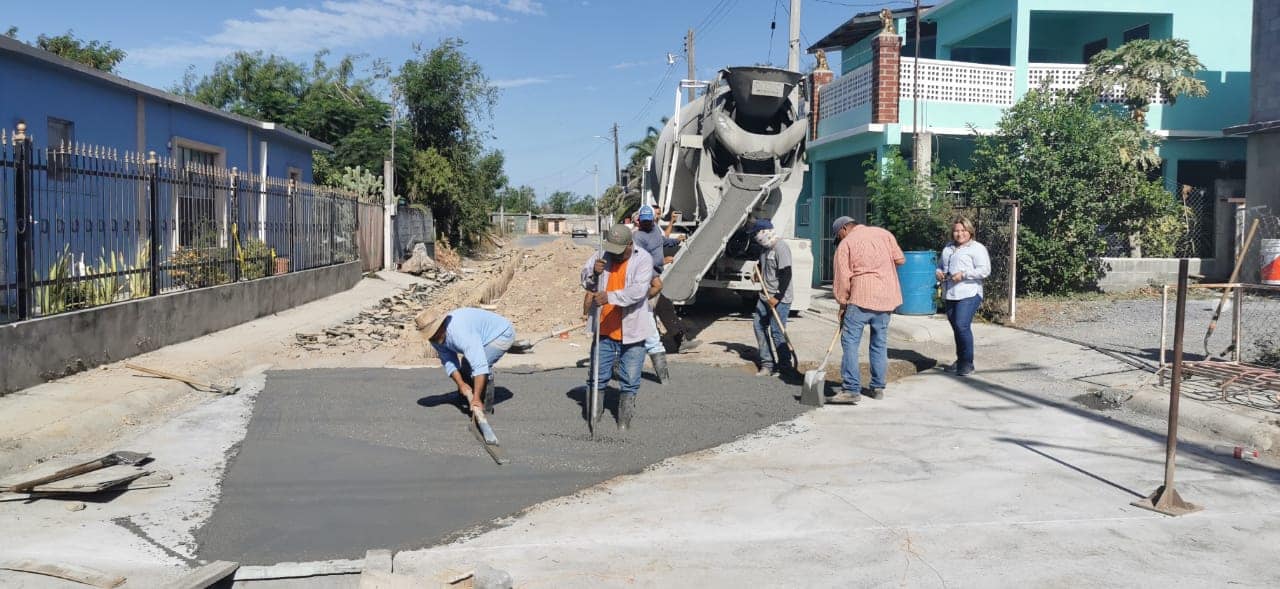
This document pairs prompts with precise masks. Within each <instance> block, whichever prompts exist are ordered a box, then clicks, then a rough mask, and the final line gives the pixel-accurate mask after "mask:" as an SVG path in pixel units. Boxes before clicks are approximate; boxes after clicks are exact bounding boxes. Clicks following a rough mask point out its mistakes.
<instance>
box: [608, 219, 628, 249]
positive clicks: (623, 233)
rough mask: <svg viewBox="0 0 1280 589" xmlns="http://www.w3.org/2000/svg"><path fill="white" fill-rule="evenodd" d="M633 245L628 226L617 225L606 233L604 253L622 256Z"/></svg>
mask: <svg viewBox="0 0 1280 589" xmlns="http://www.w3.org/2000/svg"><path fill="white" fill-rule="evenodd" d="M629 245H631V230H630V229H628V228H627V226H626V225H623V224H621V223H615V224H614V225H613V226H612V227H610V228H609V230H608V231H606V232H605V233H604V251H606V252H608V253H611V254H620V253H622V252H625V251H627V246H629Z"/></svg>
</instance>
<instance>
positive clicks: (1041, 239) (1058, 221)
mask: <svg viewBox="0 0 1280 589" xmlns="http://www.w3.org/2000/svg"><path fill="white" fill-rule="evenodd" d="M1095 102H1096V101H1095V99H1094V98H1093V97H1091V95H1088V94H1086V93H1080V94H1076V95H1068V94H1061V93H1053V92H1047V91H1044V90H1033V91H1031V92H1028V93H1027V95H1026V96H1025V97H1023V98H1022V99H1021V100H1019V101H1018V103H1017V104H1015V105H1013V107H1011V108H1010V109H1008V110H1007V111H1005V114H1004V116H1003V117H1002V118H1001V120H1000V122H999V124H998V125H997V131H996V132H995V133H994V134H991V135H980V136H978V137H976V139H975V148H974V152H973V155H972V163H973V168H972V170H970V171H969V172H968V173H967V174H966V175H965V178H964V183H963V185H964V187H965V189H966V190H967V191H968V192H969V193H970V195H971V196H973V197H974V199H975V201H976V202H977V203H978V204H988V205H993V204H995V203H996V201H997V200H998V199H1002V198H1011V197H1013V198H1020V199H1021V200H1022V224H1021V228H1020V231H1019V234H1018V279H1019V283H1020V286H1021V287H1022V288H1024V289H1026V290H1028V291H1030V292H1037V293H1051V294H1052V293H1065V292H1071V291H1081V290H1088V289H1091V288H1093V287H1094V286H1095V284H1096V280H1097V278H1098V276H1099V271H1100V269H1101V268H1100V264H1099V262H1098V258H1099V257H1101V256H1102V255H1103V254H1104V253H1105V251H1106V239H1105V235H1106V234H1107V233H1115V234H1119V235H1126V236H1127V235H1131V234H1133V233H1136V232H1138V231H1139V230H1141V228H1142V226H1143V225H1144V223H1146V222H1147V220H1149V219H1151V218H1153V217H1159V216H1162V215H1168V214H1171V213H1173V212H1174V211H1175V210H1176V209H1175V203H1174V200H1173V197H1172V195H1170V194H1169V193H1168V192H1166V191H1165V190H1164V189H1163V187H1162V186H1161V185H1160V183H1159V182H1158V181H1153V180H1150V179H1148V175H1149V173H1150V172H1151V171H1152V170H1151V169H1150V168H1147V167H1144V166H1143V165H1141V163H1140V162H1139V161H1138V160H1132V159H1130V160H1126V159H1125V158H1123V157H1122V156H1121V153H1122V152H1125V151H1130V152H1136V151H1139V150H1141V149H1145V147H1144V145H1145V144H1147V143H1152V142H1154V141H1155V139H1154V138H1152V137H1151V136H1150V134H1149V133H1148V132H1147V131H1146V130H1145V129H1143V128H1142V123H1140V122H1138V121H1136V120H1134V119H1132V118H1129V117H1125V116H1122V115H1120V114H1119V113H1116V112H1114V111H1112V110H1109V109H1105V108H1102V109H1099V108H1096V107H1095Z"/></svg>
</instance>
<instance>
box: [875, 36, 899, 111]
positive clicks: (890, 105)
mask: <svg viewBox="0 0 1280 589" xmlns="http://www.w3.org/2000/svg"><path fill="white" fill-rule="evenodd" d="M901 53H902V43H901V40H900V38H899V37H898V36H897V35H895V34H893V33H880V35H879V36H878V37H876V40H875V41H872V43H871V64H872V65H871V122H872V123H897V122H898V90H899V88H898V78H899V76H900V73H901V72H900V71H899V69H898V68H899V67H900V64H899V60H900V59H901Z"/></svg>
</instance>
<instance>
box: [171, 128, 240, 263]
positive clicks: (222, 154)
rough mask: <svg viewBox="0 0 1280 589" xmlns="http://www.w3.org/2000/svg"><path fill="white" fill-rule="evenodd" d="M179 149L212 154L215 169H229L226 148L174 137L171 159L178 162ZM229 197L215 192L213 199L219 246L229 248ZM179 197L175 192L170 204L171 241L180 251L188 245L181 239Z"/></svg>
mask: <svg viewBox="0 0 1280 589" xmlns="http://www.w3.org/2000/svg"><path fill="white" fill-rule="evenodd" d="M179 149H186V150H188V151H199V152H202V153H207V154H212V155H213V165H214V166H215V167H217V168H219V169H226V167H227V149H226V148H225V147H221V146H218V145H213V144H210V143H204V142H201V141H196V140H194V139H188V138H186V137H179V136H177V135H174V136H173V137H172V138H170V140H169V157H170V158H172V159H174V160H175V161H176V160H177V156H178V150H179ZM229 196H230V195H229V194H227V191H226V190H215V191H214V197H213V206H214V210H215V213H214V222H215V224H216V225H217V229H218V246H219V247H227V246H228V244H227V231H226V228H227V223H228V218H227V201H228V198H229ZM179 197H180V195H179V194H178V191H177V190H174V191H173V200H172V202H171V203H170V205H171V206H172V207H173V209H172V210H173V219H174V224H173V231H172V232H171V235H170V239H171V243H173V245H174V249H178V248H180V247H184V246H186V245H187V244H183V243H181V241H180V239H179V227H181V226H182V217H181V215H182V207H181V206H180V205H179Z"/></svg>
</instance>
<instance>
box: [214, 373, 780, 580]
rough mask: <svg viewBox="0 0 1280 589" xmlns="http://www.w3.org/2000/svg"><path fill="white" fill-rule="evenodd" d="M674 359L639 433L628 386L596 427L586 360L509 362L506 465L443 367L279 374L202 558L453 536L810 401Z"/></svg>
mask: <svg viewBox="0 0 1280 589" xmlns="http://www.w3.org/2000/svg"><path fill="white" fill-rule="evenodd" d="M744 368H745V367H739V368H723V367H712V366H705V365H697V364H680V363H673V364H672V366H671V374H672V380H673V382H672V383H670V384H669V385H667V386H662V385H659V384H657V383H655V382H652V381H651V380H649V375H648V373H647V372H646V381H645V383H644V385H643V386H642V387H641V390H640V396H639V399H638V402H637V414H636V417H635V420H634V422H633V427H632V429H631V430H630V431H625V432H622V431H618V430H617V428H616V426H615V424H614V415H615V411H616V406H617V400H616V392H615V391H614V390H613V389H612V388H611V389H609V390H607V391H606V395H605V398H606V402H605V407H606V409H607V413H606V416H605V417H604V419H603V420H602V421H601V422H599V424H598V426H597V428H598V429H597V436H596V438H595V439H594V440H593V439H591V437H590V436H589V433H588V429H587V424H586V421H585V411H584V409H583V406H582V404H583V400H584V397H585V387H584V386H583V380H584V379H585V377H586V370H585V369H582V368H576V369H575V368H566V369H557V370H549V371H535V370H532V369H512V370H509V371H505V372H499V374H498V379H497V381H496V382H497V397H498V403H497V404H496V414H495V415H493V416H491V417H490V423H491V424H492V425H493V427H494V429H495V430H496V432H497V435H498V437H499V439H500V440H501V441H502V447H503V450H504V451H505V452H506V454H507V455H508V457H509V458H510V463H508V464H505V465H501V466H499V465H497V464H495V463H494V462H493V460H491V459H490V458H489V456H488V454H487V453H486V452H485V451H484V449H483V448H482V447H481V445H480V443H479V442H478V441H477V440H476V438H475V437H474V436H473V435H472V433H471V432H470V429H469V428H468V420H469V418H468V417H467V416H466V415H465V414H464V413H463V412H462V410H461V408H460V407H461V406H460V404H459V402H460V400H459V398H458V396H457V395H456V393H455V392H454V391H453V387H452V386H451V383H449V382H448V381H446V379H445V377H444V376H443V374H442V373H441V372H440V370H439V369H415V370H386V369H334V370H308V371H285V372H272V373H268V375H267V382H266V387H265V389H264V390H263V391H262V393H261V394H260V395H259V397H258V400H257V403H256V406H255V408H254V413H253V417H252V420H251V421H250V423H249V428H248V432H247V435H246V438H245V440H244V442H243V443H242V444H241V445H240V446H239V447H238V448H237V449H236V454H235V455H234V456H233V457H232V459H231V464H230V466H229V468H228V470H227V474H226V477H225V479H224V481H223V485H222V493H221V498H220V501H219V503H218V505H217V507H216V508H215V510H214V513H213V515H212V517H211V518H210V519H209V521H208V523H207V524H206V525H205V526H204V527H203V528H202V529H201V530H200V531H199V532H198V533H197V540H198V542H199V546H200V548H199V556H200V558H204V559H223V560H234V561H237V562H241V563H246V564H270V563H275V562H281V561H291V560H297V561H307V560H323V559H334V558H359V557H361V556H362V555H363V554H364V553H365V551H366V550H368V549H370V548H390V549H393V550H404V549H414V548H422V547H426V546H431V545H435V544H437V543H440V542H442V541H447V540H449V539H450V538H452V537H455V536H456V535H458V534H460V533H465V532H467V531H468V530H471V531H475V530H476V529H477V527H478V528H479V529H484V528H486V527H491V526H493V525H495V524H494V523H493V522H494V520H496V519H499V518H502V517H503V516H506V515H509V514H513V513H517V512H519V511H521V510H522V509H524V508H526V507H529V506H531V505H534V504H536V503H539V502H541V501H544V500H548V499H553V498H556V497H560V496H563V495H567V494H570V493H573V492H574V491H576V490H579V489H582V488H585V487H588V486H590V485H593V484H595V483H598V482H601V481H604V480H608V479H610V478H612V477H614V476H617V475H620V474H627V473H635V472H639V471H641V470H643V469H644V468H645V467H646V466H649V465H651V464H654V463H657V462H660V461H661V460H663V459H665V458H668V457H671V456H677V455H681V454H686V453H689V452H694V451H697V450H702V449H705V448H710V447H714V446H717V445H720V444H723V443H725V442H729V441H731V440H734V439H736V438H738V437H740V436H742V435H745V434H749V433H752V432H755V431H757V430H759V429H761V428H763V427H765V426H768V425H770V424H774V423H778V422H781V421H786V420H789V419H791V418H793V417H795V416H797V415H799V414H801V413H803V412H804V411H805V408H804V407H802V406H800V405H799V404H798V403H797V401H796V398H797V396H798V394H799V386H798V383H784V382H782V381H780V380H777V379H771V378H757V377H755V376H753V375H752V373H751V372H750V371H748V370H746V369H744Z"/></svg>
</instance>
